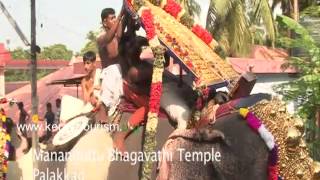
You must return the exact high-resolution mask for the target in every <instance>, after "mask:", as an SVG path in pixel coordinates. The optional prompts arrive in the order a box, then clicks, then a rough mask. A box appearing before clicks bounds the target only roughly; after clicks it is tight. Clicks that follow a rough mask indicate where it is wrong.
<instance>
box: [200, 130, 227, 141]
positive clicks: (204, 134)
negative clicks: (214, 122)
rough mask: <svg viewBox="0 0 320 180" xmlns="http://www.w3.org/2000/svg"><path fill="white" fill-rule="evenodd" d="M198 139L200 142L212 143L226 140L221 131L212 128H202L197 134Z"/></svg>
mask: <svg viewBox="0 0 320 180" xmlns="http://www.w3.org/2000/svg"><path fill="white" fill-rule="evenodd" d="M196 137H197V139H199V141H206V142H212V141H215V140H217V139H220V140H224V139H225V136H224V133H222V132H221V131H220V130H217V129H213V128H212V127H205V128H201V129H199V130H198V131H197V133H196Z"/></svg>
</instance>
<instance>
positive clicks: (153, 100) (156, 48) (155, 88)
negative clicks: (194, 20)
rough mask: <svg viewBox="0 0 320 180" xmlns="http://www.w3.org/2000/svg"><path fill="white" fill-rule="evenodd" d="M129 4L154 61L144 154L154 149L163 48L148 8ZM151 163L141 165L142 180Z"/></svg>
mask: <svg viewBox="0 0 320 180" xmlns="http://www.w3.org/2000/svg"><path fill="white" fill-rule="evenodd" d="M128 2H129V4H130V5H131V6H132V7H133V8H134V9H135V11H136V12H138V15H139V16H140V18H141V22H142V24H143V26H144V29H145V31H146V37H147V39H148V40H149V44H150V46H151V49H152V52H153V54H154V57H155V60H154V63H153V75H152V83H151V90H150V100H149V113H148V120H147V124H146V131H145V139H144V143H143V150H144V151H145V152H146V153H152V152H154V150H155V147H156V138H155V135H156V129H157V126H158V113H159V109H160V98H161V93H162V73H163V70H164V56H163V55H164V51H165V49H164V47H162V46H161V44H160V42H159V40H158V37H157V35H156V33H155V26H154V22H153V15H152V12H151V10H150V9H149V8H148V7H145V6H144V1H143V0H135V1H132V0H131V1H130V0H129V1H128ZM152 165H153V162H152V161H145V162H143V164H142V178H141V179H151V173H152Z"/></svg>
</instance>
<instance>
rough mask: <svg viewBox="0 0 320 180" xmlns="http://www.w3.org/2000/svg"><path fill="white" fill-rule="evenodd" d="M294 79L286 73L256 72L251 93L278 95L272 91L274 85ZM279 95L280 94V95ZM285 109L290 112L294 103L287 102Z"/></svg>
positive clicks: (293, 107) (292, 110)
mask: <svg viewBox="0 0 320 180" xmlns="http://www.w3.org/2000/svg"><path fill="white" fill-rule="evenodd" d="M294 79H296V78H295V77H292V76H291V77H290V76H289V75H288V74H285V73H284V74H257V82H256V84H255V86H254V87H253V90H252V92H251V94H256V93H268V94H272V95H275V96H277V95H279V94H277V93H276V92H275V91H274V89H273V88H274V86H276V85H279V84H282V83H286V82H289V81H292V80H294ZM280 97H281V96H280ZM287 109H288V111H289V112H290V113H293V112H294V109H295V103H294V102H289V103H288V105H287Z"/></svg>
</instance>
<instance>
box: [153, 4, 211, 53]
mask: <svg viewBox="0 0 320 180" xmlns="http://www.w3.org/2000/svg"><path fill="white" fill-rule="evenodd" d="M151 3H153V4H154V5H156V6H159V4H158V3H157V2H155V1H151ZM160 7H161V8H162V9H163V10H164V11H166V12H167V13H168V14H170V15H171V16H173V17H174V18H175V19H177V20H178V21H179V22H180V23H182V24H183V25H185V26H187V27H188V28H189V29H191V31H192V32H193V33H194V34H195V35H196V36H198V37H199V38H200V39H201V40H202V41H203V42H205V43H206V44H207V45H209V46H210V47H211V48H214V47H215V46H216V42H215V41H213V37H212V35H211V34H210V33H209V32H208V31H207V30H206V29H205V28H203V27H201V26H200V25H199V24H194V20H193V19H192V18H191V17H190V16H189V15H188V14H187V13H186V11H185V10H184V9H183V8H182V6H181V5H180V4H179V3H177V2H176V1H175V0H161V3H160Z"/></svg>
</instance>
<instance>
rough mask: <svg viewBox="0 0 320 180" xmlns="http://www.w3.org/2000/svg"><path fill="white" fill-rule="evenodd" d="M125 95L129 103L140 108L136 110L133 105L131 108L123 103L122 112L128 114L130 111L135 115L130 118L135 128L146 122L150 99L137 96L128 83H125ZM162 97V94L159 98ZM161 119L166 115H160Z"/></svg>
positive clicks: (144, 96) (131, 124)
mask: <svg viewBox="0 0 320 180" xmlns="http://www.w3.org/2000/svg"><path fill="white" fill-rule="evenodd" d="M156 87H158V86H156ZM123 93H124V96H125V98H126V99H127V100H128V101H130V102H132V103H134V104H135V105H136V107H138V108H136V107H133V106H132V105H131V106H130V103H128V102H124V103H122V110H123V111H124V112H128V111H127V110H130V111H131V112H133V114H132V115H131V117H130V118H129V124H130V126H133V127H135V126H138V125H140V124H141V123H143V122H145V120H146V119H147V116H148V112H149V106H148V103H149V97H148V96H146V95H138V94H136V93H135V92H134V91H132V90H131V89H130V87H129V86H128V84H127V82H125V81H124V83H123ZM160 97H161V94H160V95H159V98H160ZM158 105H159V106H160V103H158ZM126 107H127V108H126ZM160 117H166V115H165V114H164V113H160Z"/></svg>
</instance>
